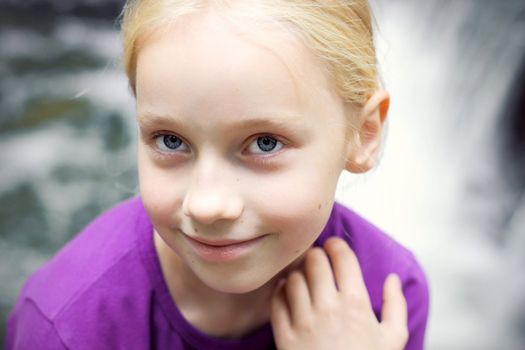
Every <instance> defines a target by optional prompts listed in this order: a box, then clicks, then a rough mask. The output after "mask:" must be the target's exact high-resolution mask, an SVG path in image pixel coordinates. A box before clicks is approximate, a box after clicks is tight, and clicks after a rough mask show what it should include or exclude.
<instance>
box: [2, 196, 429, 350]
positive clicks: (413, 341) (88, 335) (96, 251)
mask: <svg viewBox="0 0 525 350" xmlns="http://www.w3.org/2000/svg"><path fill="white" fill-rule="evenodd" d="M330 236H340V237H343V238H345V239H346V241H347V242H348V244H349V245H350V246H351V247H352V249H353V250H354V251H355V253H356V255H357V257H358V259H359V262H360V265H361V269H362V271H363V276H364V279H365V283H366V286H367V288H368V293H369V295H370V298H371V301H372V306H373V309H374V312H375V314H376V317H378V319H379V317H380V314H381V306H382V288H383V282H384V279H385V278H386V276H387V275H388V273H390V272H395V273H397V274H398V275H399V276H400V278H401V281H402V283H403V291H404V294H405V297H406V298H407V302H408V327H409V331H410V339H409V342H408V345H407V347H406V349H409V350H415V349H422V348H423V341H424V333H425V327H426V322H427V317H428V303H429V295H428V286H427V282H426V279H425V275H424V273H423V271H422V269H421V267H420V266H419V265H418V263H417V261H416V259H415V257H414V255H413V254H412V253H411V252H410V251H408V250H407V249H406V248H404V247H402V246H401V245H400V244H399V243H397V242H395V241H394V240H392V239H391V238H390V237H388V236H387V235H385V234H384V233H382V232H381V231H380V230H379V229H377V228H376V227H374V226H373V225H371V224H370V223H368V222H367V221H365V220H364V219H362V218H361V217H359V216H358V215H357V214H355V213H354V212H352V211H350V210H349V209H347V208H345V207H343V206H341V205H340V204H337V203H336V204H335V205H334V207H333V210H332V213H331V215H330V219H329V221H328V223H327V225H326V227H325V228H324V230H323V231H322V232H321V234H320V236H319V238H318V239H317V241H316V243H315V244H316V245H321V244H322V243H323V242H324V241H325V240H326V239H327V238H328V237H330ZM274 347H275V345H274V343H273V336H272V330H271V325H270V324H269V323H268V324H266V325H265V326H263V327H261V328H259V329H257V330H255V331H254V332H252V333H251V334H248V335H246V336H245V337H243V338H242V339H237V340H224V339H218V338H213V337H210V336H207V335H206V334H204V333H202V332H200V331H199V330H198V329H196V328H194V327H193V326H192V325H191V324H189V323H188V322H187V321H186V320H185V319H184V317H183V316H182V314H181V313H180V311H179V309H178V308H177V305H176V304H175V303H174V301H173V299H172V298H171V296H170V293H169V291H168V287H167V285H166V282H165V281H164V278H163V276H162V272H161V268H160V263H159V260H158V257H157V254H156V251H155V248H154V245H153V227H152V225H151V222H150V220H149V217H148V216H147V214H146V211H145V210H144V207H143V204H142V201H141V199H140V197H133V198H130V199H128V200H127V201H125V202H123V203H120V204H119V205H117V206H116V207H114V208H112V209H110V210H108V211H107V212H105V213H104V214H102V215H101V216H99V217H98V218H97V219H95V220H94V221H93V222H91V223H90V224H89V225H88V226H87V227H86V228H85V229H84V230H83V231H82V232H81V233H80V234H79V235H78V236H77V237H76V238H74V239H73V240H72V241H71V242H69V243H68V244H67V245H66V246H65V247H64V248H62V250H61V251H60V252H59V253H57V254H56V255H55V257H54V258H53V259H52V260H50V261H49V262H48V263H47V264H45V265H44V266H43V267H41V268H40V269H39V270H38V271H37V272H35V273H34V274H33V275H32V276H31V277H30V278H29V279H28V281H27V282H26V284H25V285H24V287H23V288H22V290H21V292H20V296H19V298H18V301H17V303H16V305H15V307H14V309H13V311H12V312H11V314H10V316H9V320H8V324H7V339H6V349H8V350H10V349H31V350H32V349H43V350H45V349H66V348H67V349H90V350H91V349H97V350H101V349H111V350H115V349H127V350H131V349H148V348H156V349H218V350H221V349H268V348H270V349H271V348H274Z"/></svg>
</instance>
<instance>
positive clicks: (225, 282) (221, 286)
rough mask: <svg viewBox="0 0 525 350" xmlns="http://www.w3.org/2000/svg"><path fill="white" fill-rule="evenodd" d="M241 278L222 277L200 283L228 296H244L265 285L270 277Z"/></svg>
mask: <svg viewBox="0 0 525 350" xmlns="http://www.w3.org/2000/svg"><path fill="white" fill-rule="evenodd" d="M250 277H251V278H243V276H242V275H240V276H239V275H237V276H232V277H231V278H228V276H223V277H222V278H219V279H217V278H213V279H202V281H203V282H204V283H205V284H206V285H208V287H210V288H212V289H214V290H216V291H218V292H222V293H230V294H246V293H250V292H253V291H255V290H257V289H259V288H261V287H263V286H264V285H266V284H267V283H268V282H269V281H270V280H271V279H272V277H271V276H270V277H269V278H263V277H262V276H261V278H254V276H250Z"/></svg>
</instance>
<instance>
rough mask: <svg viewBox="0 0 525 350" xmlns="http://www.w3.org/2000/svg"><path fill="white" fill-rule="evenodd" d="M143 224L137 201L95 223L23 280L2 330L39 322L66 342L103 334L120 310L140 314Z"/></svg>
mask: <svg viewBox="0 0 525 350" xmlns="http://www.w3.org/2000/svg"><path fill="white" fill-rule="evenodd" d="M149 225H150V223H149V220H148V219H147V216H146V215H145V211H144V209H143V206H142V202H141V200H140V198H139V197H133V198H130V199H128V200H126V201H124V202H122V203H119V204H118V205H116V206H114V207H113V208H111V209H109V210H107V211H106V212H104V213H102V214H101V215H100V216H99V217H97V218H95V219H94V220H93V221H92V222H91V223H90V224H89V225H88V226H86V228H84V229H83V230H82V231H81V232H80V233H79V234H78V235H77V236H76V237H75V238H74V239H73V240H72V241H70V242H69V243H68V244H67V245H66V246H64V247H63V248H62V249H61V250H60V251H59V252H58V253H57V254H56V255H55V256H54V257H53V258H52V259H51V260H50V261H49V262H48V263H46V264H45V265H44V266H42V267H41V268H40V269H39V270H37V271H36V272H35V273H34V274H33V275H32V276H31V277H30V278H29V279H28V280H27V282H26V284H25V285H24V287H23V288H22V291H21V293H20V296H19V298H18V301H17V304H16V306H15V309H14V310H13V312H12V314H11V316H10V320H9V324H8V327H11V328H13V329H15V328H16V332H17V333H19V332H21V331H23V329H25V328H26V327H28V325H30V324H31V322H36V321H35V320H39V322H41V323H42V324H45V325H47V326H48V327H53V330H55V331H58V333H60V336H61V337H62V338H63V339H68V338H69V339H72V338H74V333H78V332H79V331H80V329H81V328H83V329H84V330H85V331H88V329H90V328H91V329H93V327H99V328H98V329H97V332H100V331H103V329H104V327H106V329H108V328H107V327H108V325H109V324H111V323H112V322H117V320H116V318H118V317H121V316H122V315H123V310H127V311H126V312H128V316H130V317H133V316H136V315H137V313H141V312H142V310H139V309H140V308H144V305H147V304H148V301H147V300H140V299H147V298H148V295H147V292H146V293H145V292H144V290H145V289H147V288H148V287H147V286H148V276H147V272H146V270H145V267H144V264H143V261H142V258H141V254H140V249H139V242H140V236H141V234H143V233H144V232H141V231H144V230H146V229H148V227H149ZM101 320H103V321H104V322H101ZM12 331H14V330H12ZM58 333H57V334H58ZM99 335H100V334H99Z"/></svg>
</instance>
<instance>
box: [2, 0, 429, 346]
mask: <svg viewBox="0 0 525 350" xmlns="http://www.w3.org/2000/svg"><path fill="white" fill-rule="evenodd" d="M122 32H123V37H124V62H125V68H126V72H127V74H128V78H129V82H130V86H131V89H132V91H133V94H134V96H135V97H136V108H137V125H138V132H139V142H138V171H139V180H140V196H137V197H134V198H131V199H129V200H127V201H126V202H124V203H121V204H119V205H118V206H116V207H115V208H113V209H111V210H109V211H108V212H106V213H104V214H103V215H101V216H100V217H99V218H97V219H96V220H94V221H93V222H92V223H91V224H90V225H89V226H88V227H87V228H86V229H85V230H84V231H83V232H81V233H80V234H79V235H78V236H77V237H76V238H75V239H74V240H73V241H72V242H70V243H69V244H68V245H67V246H66V247H64V248H63V249H62V250H61V251H60V252H59V253H58V254H57V255H56V256H55V257H54V258H53V260H51V261H50V262H49V263H48V264H47V265H45V266H44V267H42V268H41V269H40V270H39V271H38V272H36V273H35V274H34V275H33V276H32V277H31V278H30V279H29V281H28V282H27V283H26V285H25V286H24V287H23V289H22V291H21V295H20V297H19V300H18V302H17V304H16V306H15V308H14V310H13V312H12V313H11V315H10V319H9V323H8V334H7V348H8V349H35V348H38V349H61V348H69V349H146V348H158V349H269V348H277V349H402V348H406V349H421V348H422V347H423V338H424V332H425V326H426V320H427V314H428V289H427V283H426V280H425V276H424V274H423V272H422V270H421V268H420V267H419V265H418V263H417V261H416V259H415V258H414V256H413V255H412V254H411V253H410V252H409V251H408V250H407V249H405V248H403V247H402V246H400V245H399V244H398V243H396V242H395V241H393V240H392V239H391V238H389V237H388V236H386V235H385V234H384V233H382V232H381V231H379V230H378V229H377V228H376V227H374V226H373V225H371V224H370V223H367V222H366V221H365V220H363V219H362V218H360V217H359V216H358V215H357V214H355V213H354V212H352V211H350V210H349V209H346V208H344V207H342V206H341V205H339V204H337V203H334V193H335V188H336V183H337V180H338V177H339V175H340V173H341V172H342V171H343V170H345V169H346V170H348V171H351V172H354V173H359V172H364V171H367V170H369V169H370V168H372V167H373V166H374V163H375V161H376V158H377V154H378V150H379V149H380V140H381V133H382V128H383V124H384V121H385V118H386V114H387V110H388V103H389V96H388V94H387V92H386V91H384V90H383V89H381V88H380V87H379V86H378V76H377V69H376V58H375V52H374V47H373V36H372V30H371V23H370V14H369V10H368V5H367V3H366V1H365V0H352V1H349V0H348V1H343V0H340V1H335V0H331V1H322V0H317V1H314V0H308V1H306V0H301V1H291V0H258V1H256V0H253V1H252V0H242V1H241V0H223V1H219V0H216V1H199V0H136V1H130V2H128V4H127V5H126V8H125V11H124V15H123V21H122ZM405 298H406V299H405Z"/></svg>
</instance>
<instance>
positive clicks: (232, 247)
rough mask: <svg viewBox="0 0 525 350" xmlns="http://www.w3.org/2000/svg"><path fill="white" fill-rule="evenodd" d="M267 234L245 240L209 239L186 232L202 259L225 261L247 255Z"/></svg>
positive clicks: (193, 247)
mask: <svg viewBox="0 0 525 350" xmlns="http://www.w3.org/2000/svg"><path fill="white" fill-rule="evenodd" d="M266 236H267V235H262V236H257V237H254V238H250V239H245V240H233V239H221V240H209V239H203V238H201V237H193V236H189V235H187V234H184V237H185V238H186V240H187V242H188V243H189V245H190V246H191V248H192V249H193V251H194V252H195V253H196V254H197V255H198V256H200V257H201V258H202V259H204V260H207V261H210V262H224V261H228V260H233V259H236V258H239V257H241V256H243V255H246V254H247V253H249V252H250V251H251V250H253V249H254V248H255V247H256V246H257V245H258V244H259V243H260V242H261V241H262V240H263V239H264V238H265V237H266Z"/></svg>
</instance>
